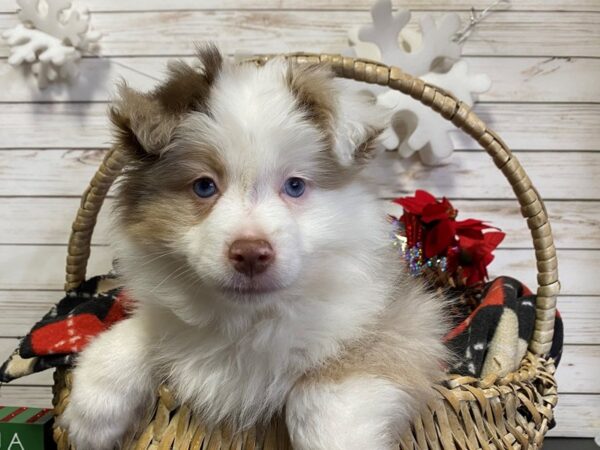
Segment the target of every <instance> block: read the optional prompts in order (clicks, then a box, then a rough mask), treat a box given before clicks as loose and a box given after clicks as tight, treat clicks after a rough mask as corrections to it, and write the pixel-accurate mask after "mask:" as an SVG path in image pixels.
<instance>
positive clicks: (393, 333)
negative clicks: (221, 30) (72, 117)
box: [62, 47, 446, 450]
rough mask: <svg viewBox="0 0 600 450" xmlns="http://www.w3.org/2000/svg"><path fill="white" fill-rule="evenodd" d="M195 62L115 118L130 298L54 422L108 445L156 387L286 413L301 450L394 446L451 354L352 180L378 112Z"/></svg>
mask: <svg viewBox="0 0 600 450" xmlns="http://www.w3.org/2000/svg"><path fill="white" fill-rule="evenodd" d="M199 59H200V63H201V65H200V67H201V68H200V69H194V68H191V67H189V66H188V65H186V64H183V63H178V64H176V65H174V66H172V67H171V69H170V76H169V78H168V80H167V81H166V82H165V83H164V84H163V85H161V86H160V87H158V88H157V89H156V90H155V91H153V92H151V93H145V94H142V93H138V92H135V91H133V90H131V89H129V88H127V87H124V88H123V89H122V91H121V98H120V100H119V101H117V102H116V103H115V105H114V106H113V108H112V109H111V115H112V120H113V122H114V124H115V127H116V130H117V144H116V145H118V146H120V147H121V149H122V151H123V152H124V153H125V154H126V155H127V159H128V162H127V169H126V170H125V172H124V174H123V176H122V179H121V182H120V189H119V192H118V199H117V205H116V211H115V213H116V225H115V235H116V237H115V241H116V245H115V250H116V252H117V255H118V257H119V270H120V272H121V273H122V276H123V281H124V284H125V286H126V289H127V291H128V292H129V294H130V296H131V297H133V298H134V299H136V300H137V302H138V305H137V307H136V309H135V310H134V311H133V314H132V316H131V317H130V318H129V319H127V320H125V321H123V322H121V323H119V324H117V325H115V326H114V327H113V328H112V329H111V330H109V331H108V332H106V333H104V334H102V335H101V336H99V337H98V338H97V339H95V340H94V341H93V342H92V343H91V344H90V345H89V347H88V348H87V349H86V350H85V351H84V352H83V353H82V354H81V356H80V358H79V360H78V364H77V367H76V368H75V372H74V385H73V390H72V394H71V400H70V404H69V406H68V407H67V409H66V411H65V414H64V416H63V418H62V423H63V424H64V425H65V426H66V427H68V430H69V435H70V438H71V440H72V442H73V443H75V444H76V446H77V448H78V449H80V450H88V449H110V448H113V447H114V446H115V445H118V444H119V441H120V440H121V439H122V437H123V436H124V434H125V433H126V432H127V431H128V430H129V429H130V428H131V427H133V426H134V425H135V423H134V417H136V416H137V415H139V412H140V411H142V410H143V408H144V407H145V406H147V405H148V404H150V403H151V401H152V400H151V399H152V398H153V397H154V395H155V392H156V389H157V386H158V385H159V384H160V383H163V382H164V383H167V384H168V385H169V386H170V387H171V388H172V390H173V391H174V393H175V395H176V396H177V399H178V400H179V401H181V402H185V403H187V404H188V405H189V406H190V407H191V408H192V409H193V410H194V412H195V413H196V414H199V415H200V416H201V417H202V420H203V421H204V422H205V423H207V424H208V425H209V426H212V425H217V424H219V423H223V422H227V423H229V424H230V426H232V427H233V428H234V429H235V430H241V429H244V428H246V427H249V426H252V425H254V424H257V423H260V422H264V421H266V420H268V419H269V418H270V417H272V415H273V414H276V413H278V412H280V411H282V410H283V409H284V406H285V415H286V421H287V425H288V429H289V432H290V437H291V440H292V443H293V446H294V448H295V449H297V450H353V449H356V450H364V449H370V450H387V449H392V448H397V447H396V446H397V444H396V442H397V438H398V434H399V433H401V432H402V431H403V430H404V429H405V427H406V426H407V424H408V422H409V419H410V417H411V416H412V415H413V413H414V412H415V410H416V409H417V408H418V407H419V406H420V404H422V403H423V402H424V401H425V399H426V397H425V395H427V394H428V392H429V391H430V387H431V385H432V384H433V383H434V381H435V379H436V378H437V377H439V376H440V373H441V366H442V364H443V361H444V358H445V356H446V352H445V350H444V346H443V345H442V343H441V336H442V334H443V333H444V331H445V325H444V319H443V317H442V314H441V305H440V303H439V302H438V301H437V300H436V299H435V298H433V297H432V296H430V295H429V294H427V293H425V292H424V291H423V290H422V289H421V288H420V287H419V285H418V283H417V282H416V281H414V280H412V279H410V277H409V276H408V275H406V274H405V273H403V272H402V270H400V265H401V264H400V263H399V261H398V256H397V254H395V252H394V251H393V250H392V249H391V246H390V244H389V231H388V225H387V223H386V220H385V215H384V214H383V212H382V211H381V210H380V207H379V202H378V201H377V197H376V194H375V189H374V188H373V186H372V184H371V183H370V182H369V181H368V180H367V179H366V178H365V176H364V175H363V174H361V169H362V168H363V166H365V165H366V163H367V162H368V160H369V159H370V158H371V157H372V154H373V151H374V145H373V143H374V139H375V138H376V137H377V134H378V129H379V128H380V127H381V126H382V124H383V121H384V120H386V118H385V116H386V114H385V113H384V112H382V111H380V110H379V109H378V108H376V107H375V105H374V104H373V102H372V101H371V100H370V99H369V98H367V97H363V96H360V95H357V94H356V93H355V92H349V91H347V90H344V89H341V88H340V85H338V84H337V82H336V81H335V80H334V79H333V77H332V74H331V72H330V71H329V70H328V69H327V68H326V67H322V66H319V65H291V64H290V63H288V62H286V61H285V60H284V59H276V60H272V61H271V62H268V63H267V64H265V65H264V66H258V65H255V64H251V63H246V64H241V65H232V64H231V65H230V64H226V63H224V62H223V60H222V57H221V55H220V54H219V53H218V51H217V50H216V49H214V48H213V47H208V48H206V49H204V50H203V51H201V52H200V53H199Z"/></svg>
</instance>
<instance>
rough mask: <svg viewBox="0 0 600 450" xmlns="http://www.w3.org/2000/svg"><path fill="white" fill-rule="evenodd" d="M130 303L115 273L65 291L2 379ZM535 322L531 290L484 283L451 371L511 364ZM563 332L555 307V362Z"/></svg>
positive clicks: (48, 358) (29, 368)
mask: <svg viewBox="0 0 600 450" xmlns="http://www.w3.org/2000/svg"><path fill="white" fill-rule="evenodd" d="M134 305H135V302H134V301H133V300H132V299H130V298H129V297H128V296H127V293H126V291H125V290H124V289H123V288H122V287H120V286H119V280H118V279H117V278H115V277H112V276H108V275H105V276H98V277H94V278H91V279H90V280H88V281H86V282H85V283H83V284H82V285H81V286H79V287H78V288H77V289H75V290H73V291H70V292H68V293H67V294H66V296H65V297H64V298H63V299H62V300H60V301H59V302H58V304H57V305H56V306H54V307H53V308H52V309H51V310H50V311H49V312H48V313H47V314H46V315H45V316H44V317H43V318H42V320H40V321H39V322H38V323H37V324H35V326H34V327H33V328H32V329H31V331H30V332H29V334H28V335H27V336H25V337H24V338H23V339H22V340H21V342H20V344H19V347H18V348H17V349H16V350H15V351H14V353H13V354H12V355H11V356H10V357H9V358H8V360H7V361H6V362H5V363H4V364H3V365H2V367H0V381H2V382H8V381H11V380H14V379H15V378H20V377H23V376H25V375H29V374H31V373H34V372H39V371H42V370H45V369H49V368H53V367H59V366H68V365H71V364H73V363H74V361H75V357H76V356H77V354H78V353H79V352H80V351H81V350H82V349H83V348H84V347H85V346H86V344H87V343H88V342H89V341H90V340H91V339H93V338H94V336H97V335H98V334H100V333H102V332H103V331H105V330H107V329H108V328H110V327H111V325H113V324H114V323H115V322H118V321H120V320H123V319H125V318H126V317H127V315H128V311H130V310H131V308H132V307H134ZM534 324H535V295H533V294H532V293H531V291H529V289H527V287H525V286H524V285H523V284H521V283H520V282H518V281H517V280H515V279H513V278H509V277H500V278H497V279H495V280H493V281H491V282H489V283H487V284H486V285H485V287H484V289H483V291H482V297H481V302H480V304H479V305H478V306H477V307H476V308H475V309H474V310H473V311H472V312H471V313H470V315H469V316H468V317H466V318H464V319H463V320H460V321H459V323H457V324H456V326H455V327H454V328H453V329H452V330H451V332H450V333H448V335H447V336H446V337H445V342H446V344H447V345H448V347H449V348H450V349H451V350H452V351H453V352H454V353H455V354H456V355H457V359H456V363H455V364H454V365H453V366H452V367H450V368H449V371H450V372H452V373H457V374H461V375H470V376H475V377H480V376H485V375H488V374H490V373H498V374H499V375H505V374H507V373H509V372H511V371H513V370H515V369H516V368H517V367H518V366H519V362H520V361H521V359H522V358H523V356H524V355H525V352H526V351H527V343H528V342H529V340H530V338H531V336H532V334H533V330H534ZM562 338H563V333H562V321H561V319H560V315H558V313H557V317H556V325H555V333H554V343H553V346H552V350H551V352H550V356H551V357H553V358H554V359H555V360H556V362H557V363H558V361H559V360H560V355H561V351H562Z"/></svg>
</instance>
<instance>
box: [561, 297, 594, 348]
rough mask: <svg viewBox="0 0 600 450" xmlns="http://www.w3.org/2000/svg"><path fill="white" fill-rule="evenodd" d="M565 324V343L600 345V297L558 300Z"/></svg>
mask: <svg viewBox="0 0 600 450" xmlns="http://www.w3.org/2000/svg"><path fill="white" fill-rule="evenodd" d="M558 310H559V311H560V314H561V316H562V318H563V321H564V324H565V330H564V331H565V343H567V344H589V345H592V344H600V326H598V324H600V296H592V297H565V296H561V297H559V299H558Z"/></svg>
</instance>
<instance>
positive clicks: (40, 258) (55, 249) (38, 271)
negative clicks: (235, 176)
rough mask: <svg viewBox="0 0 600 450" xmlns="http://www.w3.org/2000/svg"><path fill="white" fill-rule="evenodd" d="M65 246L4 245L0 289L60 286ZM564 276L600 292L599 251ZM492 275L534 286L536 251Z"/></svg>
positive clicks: (509, 257)
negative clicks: (516, 279) (598, 275)
mask: <svg viewBox="0 0 600 450" xmlns="http://www.w3.org/2000/svg"><path fill="white" fill-rule="evenodd" d="M65 255H66V247H65V246H36V245H3V246H1V247H0V267H4V268H5V269H4V270H2V271H1V272H0V289H42V290H46V289H51V290H55V289H60V288H61V287H62V284H63V281H64V273H63V261H64V260H65ZM558 257H559V261H560V275H561V277H560V278H561V282H562V291H561V292H562V293H563V294H564V295H597V294H598V293H599V292H600V278H599V277H597V276H596V268H597V267H599V266H600V251H598V250H560V251H559V252H558ZM111 261H112V255H111V251H110V249H109V248H108V247H95V248H94V249H93V252H92V260H91V263H90V266H89V270H88V274H89V275H98V274H102V273H106V272H107V271H108V270H109V269H110V266H111ZM489 272H490V276H491V277H494V276H497V275H504V274H509V275H510V276H513V277H515V278H518V279H520V280H521V281H523V282H524V283H525V284H527V285H529V286H531V287H532V288H533V287H535V286H536V281H535V280H536V272H535V257H534V254H533V251H532V250H515V249H498V250H496V259H495V260H494V262H493V263H492V265H491V267H490V271H489Z"/></svg>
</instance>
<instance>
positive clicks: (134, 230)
mask: <svg viewBox="0 0 600 450" xmlns="http://www.w3.org/2000/svg"><path fill="white" fill-rule="evenodd" d="M198 58H199V62H200V68H194V67H191V66H190V65H188V64H186V63H185V62H183V61H177V62H175V63H171V64H170V65H169V67H168V72H169V76H168V78H167V80H166V81H165V82H164V83H163V84H161V85H159V86H158V87H157V88H156V89H154V90H153V91H151V92H148V93H141V92H137V91H135V90H133V89H131V88H129V87H128V86H126V85H122V86H121V87H120V99H119V100H118V101H117V102H116V103H115V104H114V105H113V106H112V107H111V109H110V118H111V120H112V122H113V124H114V126H115V129H116V138H117V145H119V146H120V148H121V150H122V151H123V153H124V154H125V156H126V159H127V162H126V169H125V170H124V172H123V175H122V176H121V178H120V179H119V188H120V189H119V195H118V198H117V202H116V211H117V212H118V213H119V218H120V220H121V223H122V224H123V225H124V226H125V228H126V229H127V230H128V232H129V233H130V234H131V235H132V236H135V238H136V239H137V240H138V241H148V242H146V243H148V244H150V243H151V241H152V240H155V241H156V240H161V239H163V238H164V240H168V239H169V235H170V234H172V233H173V229H174V228H175V227H174V226H175V225H176V224H180V225H184V224H187V225H189V226H191V225H192V224H193V223H197V222H198V221H200V220H202V218H203V217H204V216H206V215H207V214H208V212H209V211H210V209H211V207H212V202H211V201H201V200H199V199H198V198H197V197H194V196H193V195H191V194H190V191H191V189H190V185H191V183H193V174H188V173H186V168H190V170H191V169H192V167H193V169H194V170H195V171H196V174H197V173H201V170H205V171H208V170H209V169H210V170H211V171H212V172H215V173H216V175H217V176H219V175H221V173H222V172H223V171H224V169H223V168H222V165H221V164H220V162H219V161H216V160H215V158H214V156H213V155H212V153H211V152H210V151H209V149H190V150H192V151H191V152H190V157H189V158H188V160H189V161H192V162H193V161H194V160H195V161H199V162H200V163H201V164H200V166H202V167H200V166H199V164H188V163H185V164H181V163H182V161H181V160H182V157H183V156H185V155H179V156H178V155H170V152H168V151H167V152H164V150H165V149H166V148H167V147H168V146H169V144H171V142H172V141H173V137H174V134H175V130H176V128H177V127H178V125H179V124H180V123H181V121H182V120H183V119H184V117H185V115H186V114H187V113H189V112H193V111H201V112H205V113H207V114H210V111H208V109H207V108H208V106H207V105H208V98H209V96H210V90H211V86H212V85H213V83H214V81H215V79H216V78H217V76H218V74H219V72H220V71H221V68H222V64H223V59H222V56H221V54H220V53H219V51H218V50H217V49H216V47H214V46H207V47H205V48H203V49H199V50H198ZM177 153H182V152H179V151H178V152H177ZM179 165H181V167H179ZM208 166H210V167H208ZM182 192H184V195H182Z"/></svg>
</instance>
